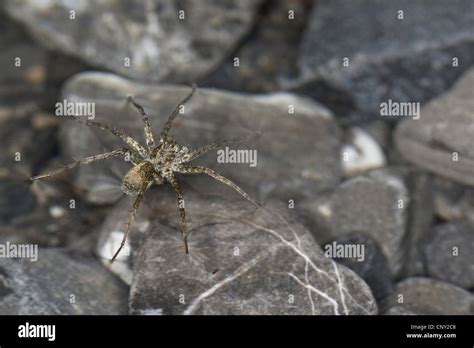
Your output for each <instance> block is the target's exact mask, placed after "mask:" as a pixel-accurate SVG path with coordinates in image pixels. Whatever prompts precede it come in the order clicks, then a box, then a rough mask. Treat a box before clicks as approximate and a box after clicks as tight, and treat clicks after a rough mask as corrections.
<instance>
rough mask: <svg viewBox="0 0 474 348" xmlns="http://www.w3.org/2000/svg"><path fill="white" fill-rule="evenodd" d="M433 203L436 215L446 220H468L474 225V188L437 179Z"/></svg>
mask: <svg viewBox="0 0 474 348" xmlns="http://www.w3.org/2000/svg"><path fill="white" fill-rule="evenodd" d="M433 195H434V199H433V203H434V208H435V212H436V215H437V216H438V217H439V218H441V219H443V220H445V221H452V220H466V221H469V222H471V224H474V188H470V187H466V186H464V185H460V184H457V183H455V182H452V181H450V180H446V179H444V178H440V177H437V178H435V180H434V190H433Z"/></svg>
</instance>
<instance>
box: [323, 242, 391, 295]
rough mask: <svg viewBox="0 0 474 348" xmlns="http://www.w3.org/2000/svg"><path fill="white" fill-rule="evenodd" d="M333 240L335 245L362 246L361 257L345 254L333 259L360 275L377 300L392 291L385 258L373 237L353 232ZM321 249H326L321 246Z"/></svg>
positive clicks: (389, 273)
mask: <svg viewBox="0 0 474 348" xmlns="http://www.w3.org/2000/svg"><path fill="white" fill-rule="evenodd" d="M333 242H335V243H336V244H337V245H349V246H352V247H358V246H359V245H360V246H363V248H364V249H363V259H358V258H357V257H347V256H346V257H337V258H334V260H335V261H336V262H338V263H340V264H341V265H344V266H346V267H347V268H349V269H351V270H353V271H354V272H356V273H357V274H358V275H359V276H361V277H362V279H364V280H365V282H366V283H367V285H369V287H370V290H372V293H373V294H374V297H375V298H376V299H377V300H381V299H383V298H384V297H386V296H387V295H388V294H390V293H391V292H392V289H393V280H392V276H391V272H390V269H389V267H388V264H387V260H386V258H385V256H384V255H383V254H382V253H381V251H380V248H379V246H378V245H377V243H375V241H374V240H373V239H371V238H369V237H368V236H366V235H362V234H354V235H347V236H342V237H341V238H339V239H336V240H335V241H333ZM333 242H331V243H329V244H330V245H331V244H332V243H333ZM323 250H326V249H325V248H323Z"/></svg>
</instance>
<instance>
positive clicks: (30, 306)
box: [0, 249, 128, 315]
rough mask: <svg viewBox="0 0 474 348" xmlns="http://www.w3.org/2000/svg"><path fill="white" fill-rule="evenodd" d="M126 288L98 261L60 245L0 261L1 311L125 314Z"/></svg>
mask: <svg viewBox="0 0 474 348" xmlns="http://www.w3.org/2000/svg"><path fill="white" fill-rule="evenodd" d="M127 292H128V291H127V287H126V286H125V285H124V284H123V283H122V282H121V281H120V280H118V279H117V278H116V277H115V276H113V275H112V274H111V273H110V272H108V271H107V270H106V269H105V268H103V267H102V266H101V264H100V262H98V261H97V260H95V259H94V258H91V257H86V256H81V255H78V254H71V253H70V252H67V251H65V250H63V249H39V250H38V260H37V262H32V261H30V259H25V258H23V259H2V262H1V263H0V313H2V314H19V315H53V314H126V313H127Z"/></svg>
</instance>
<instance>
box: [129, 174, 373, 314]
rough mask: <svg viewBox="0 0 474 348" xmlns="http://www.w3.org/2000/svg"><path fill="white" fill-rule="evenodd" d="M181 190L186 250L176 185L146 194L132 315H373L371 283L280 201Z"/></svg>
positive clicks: (135, 267) (155, 189)
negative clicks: (256, 202) (146, 225)
mask: <svg viewBox="0 0 474 348" xmlns="http://www.w3.org/2000/svg"><path fill="white" fill-rule="evenodd" d="M214 184H215V185H219V183H217V182H216V183H214ZM184 189H185V190H184V197H185V202H186V211H187V216H188V225H189V231H190V235H189V248H190V254H189V255H186V254H185V253H184V251H183V245H182V241H181V234H180V232H179V218H178V214H177V204H176V199H175V197H174V192H173V190H172V189H171V188H169V187H160V188H154V189H152V190H150V192H149V193H148V195H147V199H146V203H145V204H146V205H147V206H148V208H149V209H150V211H151V212H152V214H150V215H149V219H150V223H151V226H152V227H151V229H150V231H149V234H148V238H147V239H146V240H145V241H144V243H143V244H142V246H141V249H140V252H139V255H138V257H137V258H136V261H135V264H134V278H133V283H132V287H131V293H130V310H131V312H132V313H136V314H330V315H335V314H336V315H338V314H339V315H350V314H376V312H377V305H376V303H375V300H374V298H373V296H372V293H371V291H370V289H369V287H368V286H367V284H365V282H364V281H363V280H362V279H361V278H360V277H359V276H357V275H356V274H355V273H353V272H352V271H350V270H349V269H348V268H346V267H344V266H342V265H339V264H337V263H336V262H334V261H332V260H331V259H329V258H326V257H325V255H324V253H323V252H322V251H321V249H320V248H319V246H318V245H317V244H316V243H315V241H314V239H313V237H312V235H311V233H309V231H308V230H306V229H305V228H304V227H302V226H301V225H300V224H299V223H297V222H295V221H294V219H291V218H289V217H288V214H287V212H286V211H285V210H287V208H282V206H283V205H279V204H278V206H274V205H271V206H267V207H265V208H264V209H257V208H255V207H254V206H253V205H251V204H250V203H248V202H247V201H245V200H243V199H234V200H224V199H220V198H216V197H210V196H207V195H203V194H202V193H199V192H197V191H195V190H193V189H191V188H190V187H185V188H184ZM122 209H123V208H122Z"/></svg>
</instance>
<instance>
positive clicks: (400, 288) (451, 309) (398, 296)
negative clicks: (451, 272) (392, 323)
mask: <svg viewBox="0 0 474 348" xmlns="http://www.w3.org/2000/svg"><path fill="white" fill-rule="evenodd" d="M473 304H474V296H473V295H472V294H471V293H469V292H467V291H466V290H463V289H462V288H459V287H457V286H455V285H452V284H449V283H445V282H442V281H439V280H435V279H430V278H419V277H414V278H408V279H406V280H404V281H402V282H401V283H398V284H397V286H396V288H395V290H394V292H393V293H392V294H391V295H390V296H389V297H388V298H387V299H386V306H387V308H391V307H393V306H398V307H401V310H403V309H405V310H406V311H408V312H411V313H415V314H421V315H470V314H474V312H473V307H472V306H473Z"/></svg>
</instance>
